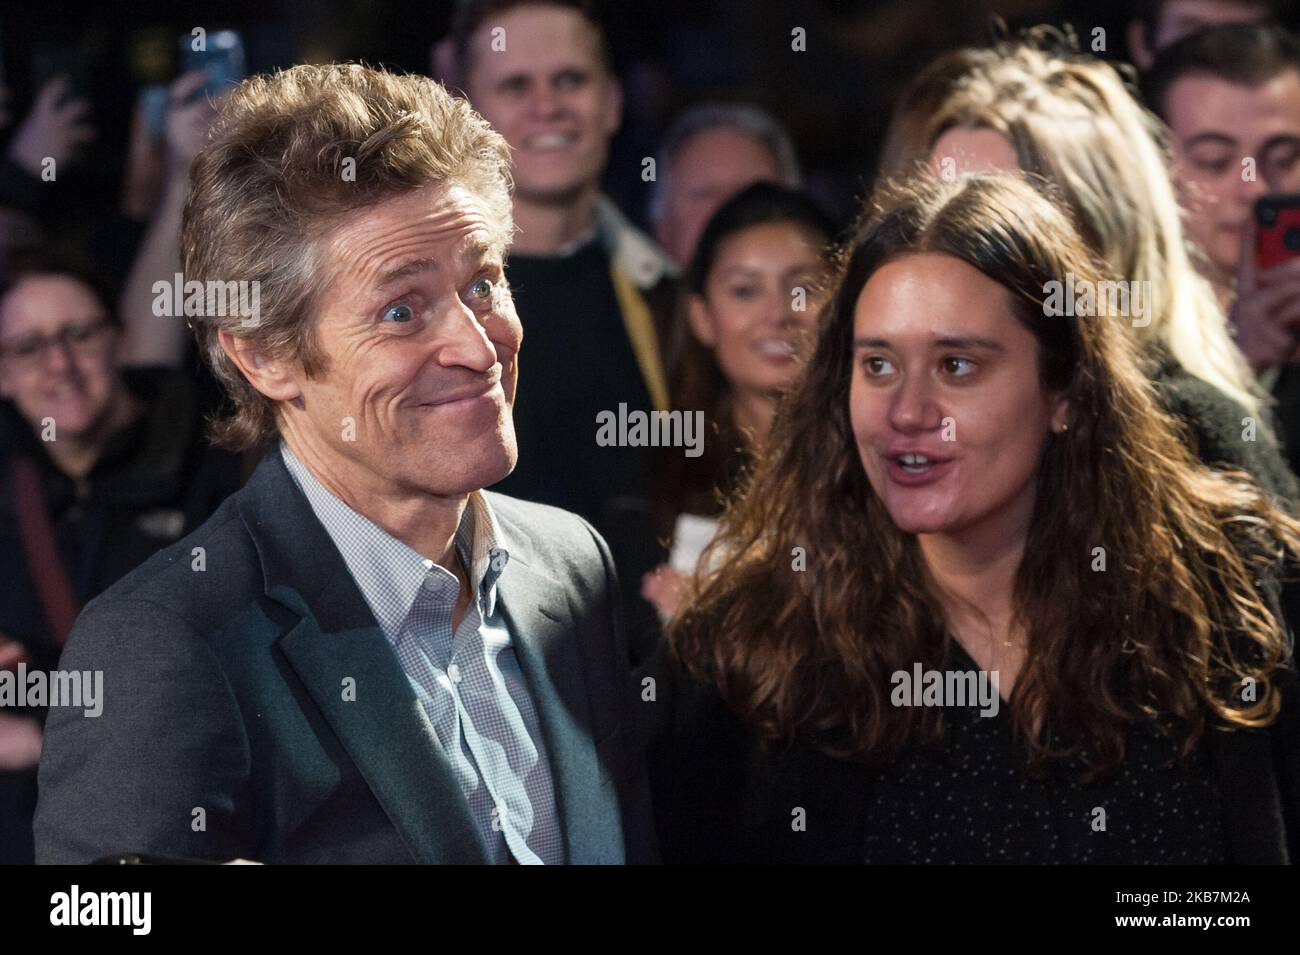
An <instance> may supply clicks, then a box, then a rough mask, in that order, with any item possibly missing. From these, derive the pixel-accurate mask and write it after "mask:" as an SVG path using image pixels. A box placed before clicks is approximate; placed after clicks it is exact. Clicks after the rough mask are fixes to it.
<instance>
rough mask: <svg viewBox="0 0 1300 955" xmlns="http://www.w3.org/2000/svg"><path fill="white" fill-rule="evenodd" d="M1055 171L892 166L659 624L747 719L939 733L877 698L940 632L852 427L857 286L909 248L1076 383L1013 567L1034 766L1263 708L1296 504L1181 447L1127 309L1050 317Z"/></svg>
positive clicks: (1294, 547) (1074, 260) (910, 740)
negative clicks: (769, 425) (1005, 316)
mask: <svg viewBox="0 0 1300 955" xmlns="http://www.w3.org/2000/svg"><path fill="white" fill-rule="evenodd" d="M1049 190H1050V187H1049V186H1047V185H1046V184H1045V183H1042V182H1040V181H1034V182H1030V181H1029V180H1028V179H1026V178H1025V177H1014V176H1010V175H998V176H980V177H968V178H964V179H959V180H957V181H956V182H943V181H940V180H939V179H937V178H932V177H922V178H918V179H916V180H913V181H911V182H908V183H903V184H896V185H888V186H886V187H884V188H883V189H881V190H880V191H878V193H877V200H876V202H875V205H874V208H869V209H868V210H867V211H866V213H864V216H863V218H862V219H861V220H860V222H859V225H858V226H857V228H856V229H855V233H854V237H853V238H852V239H851V240H850V242H849V243H848V244H847V245H846V246H845V247H844V249H843V250H842V251H841V253H840V256H839V259H838V264H837V268H838V271H837V279H836V283H835V290H834V292H833V294H832V296H831V298H830V299H829V301H828V302H827V304H826V306H825V308H824V310H823V312H822V314H821V316H820V319H819V330H818V337H817V341H816V344H815V346H814V349H813V353H812V354H811V356H810V357H809V359H808V362H807V364H806V365H805V367H804V369H803V371H802V373H801V375H800V378H799V380H798V382H797V383H796V385H795V386H794V388H793V390H792V391H791V392H790V393H789V394H788V395H787V397H786V399H785V401H784V402H783V404H782V406H781V409H780V411H779V412H778V415H777V420H776V422H775V423H774V426H773V433H772V435H771V439H770V442H771V443H770V445H769V448H768V452H769V453H768V455H767V456H766V457H765V458H764V460H763V461H762V462H760V463H759V465H758V467H757V469H756V471H755V473H754V475H753V477H752V479H751V480H750V482H749V483H748V485H747V487H746V488H745V489H744V492H743V494H742V495H741V496H740V497H739V498H738V499H736V500H734V501H733V502H732V504H731V506H730V507H729V508H728V510H727V512H726V514H725V515H724V517H723V521H722V527H721V529H720V532H719V535H718V537H717V538H716V539H715V541H714V543H713V545H712V549H713V554H711V555H706V556H705V559H704V561H703V562H702V563H704V564H707V563H708V561H709V560H714V559H716V560H718V561H720V563H719V564H718V565H717V569H716V570H715V571H714V572H712V573H710V574H709V575H708V576H707V577H704V578H701V579H697V580H696V582H695V592H694V594H693V595H692V598H691V599H690V601H689V602H688V605H687V606H686V607H685V608H684V609H683V610H682V612H681V613H680V614H679V616H678V617H677V618H676V620H675V622H674V624H673V625H672V626H671V628H670V630H669V634H668V637H669V644H670V647H671V649H672V652H673V654H674V655H675V656H676V658H677V659H678V660H679V661H680V662H681V663H682V664H683V665H684V666H685V668H686V669H687V670H688V671H689V672H690V673H692V674H693V675H694V676H695V677H697V678H699V679H702V680H704V681H706V682H712V683H714V684H715V685H716V686H717V688H718V690H719V692H720V693H721V695H722V697H723V699H724V700H725V702H726V703H727V704H728V705H729V706H730V708H732V709H733V710H734V711H735V712H736V713H737V714H739V715H740V716H741V717H742V718H744V719H745V720H746V721H748V722H749V723H750V724H751V725H752V726H753V727H754V728H755V730H756V731H757V733H758V734H759V735H760V736H761V737H763V738H765V739H769V740H781V739H786V740H790V739H795V738H799V739H802V740H804V741H806V742H809V743H811V744H812V745H814V746H816V747H817V748H818V749H820V750H821V751H823V752H825V753H827V754H829V755H832V756H836V757H840V758H850V759H858V760H863V761H867V762H873V761H877V760H885V759H888V758H889V757H890V756H892V755H894V754H896V753H897V752H898V751H900V750H901V749H902V748H904V747H906V746H908V745H911V744H916V745H926V744H938V743H939V742H940V741H941V738H942V715H941V712H940V708H933V707H895V706H892V705H890V702H889V696H890V692H891V687H892V684H891V680H890V677H891V674H893V673H894V672H896V671H898V670H904V669H910V668H911V667H912V665H913V664H914V663H915V662H918V661H919V662H922V663H923V665H925V666H926V667H928V668H934V669H939V668H941V667H942V661H943V659H944V655H945V653H946V652H947V651H948V649H949V644H948V641H949V640H950V639H951V638H950V637H949V636H948V630H947V627H946V626H945V623H944V615H943V610H942V609H941V605H940V603H939V601H938V599H937V597H936V595H935V594H934V593H933V592H932V590H931V589H930V587H929V586H928V584H927V579H928V578H927V573H926V568H925V564H924V561H923V558H922V555H921V552H920V549H919V547H918V544H917V540H916V537H915V535H912V534H907V533H904V532H902V531H900V530H899V529H898V528H897V527H896V526H895V525H894V523H893V521H892V520H891V519H890V516H889V513H888V511H887V510H886V509H885V507H884V505H883V504H882V502H881V500H880V499H879V497H878V496H877V495H876V493H875V491H874V490H873V489H872V486H871V484H870V483H869V481H868V479H867V476H866V474H865V472H864V470H863V465H862V461H861V459H860V458H859V454H858V450H857V446H856V443H855V440H854V436H853V433H852V430H851V428H850V421H849V382H850V375H851V370H852V368H851V360H852V337H853V312H854V307H855V306H856V304H857V301H858V298H859V295H860V293H861V292H862V289H863V286H865V285H866V283H867V280H868V279H869V278H870V277H871V276H872V275H873V274H874V273H875V272H876V270H878V269H879V268H881V266H883V265H884V264H885V263H886V262H889V261H890V260H892V259H895V258H897V257H899V256H903V255H908V254H912V253H922V252H926V253H939V254H944V255H950V256H953V257H954V258H956V259H960V260H962V261H963V262H966V263H968V264H969V265H971V266H974V267H975V268H977V269H979V270H980V271H981V272H983V273H984V274H985V275H987V276H989V277H990V278H992V279H993V280H994V281H996V282H998V283H999V284H1000V285H1002V286H1003V287H1005V288H1006V289H1008V290H1009V291H1010V292H1011V293H1012V298H1013V300H1014V301H1015V302H1016V303H1017V304H1016V309H1017V311H1016V317H1017V319H1018V320H1019V321H1021V322H1022V323H1023V324H1024V325H1025V326H1026V327H1027V328H1028V329H1029V330H1030V331H1031V332H1032V333H1033V334H1034V336H1035V338H1036V340H1037V343H1038V352H1039V371H1040V376H1041V379H1042V382H1043V384H1044V385H1045V386H1046V387H1049V388H1051V389H1054V390H1055V389H1061V390H1063V392H1064V394H1065V395H1066V397H1067V398H1068V399H1069V403H1070V405H1069V406H1070V414H1071V426H1070V428H1069V430H1068V431H1066V432H1065V433H1064V434H1061V435H1058V436H1053V437H1051V438H1050V439H1049V438H1047V436H1045V437H1044V441H1045V446H1044V450H1043V453H1042V458H1041V461H1040V465H1039V469H1038V473H1037V477H1036V481H1037V484H1036V494H1037V496H1036V503H1035V509H1034V513H1033V518H1032V523H1031V526H1030V529H1029V532H1028V538H1027V541H1026V546H1025V552H1024V558H1023V561H1022V563H1021V566H1020V569H1019V572H1018V575H1017V580H1016V584H1015V594H1014V600H1015V607H1016V612H1017V618H1018V622H1019V623H1020V624H1021V625H1022V626H1023V627H1024V628H1025V632H1026V633H1027V635H1028V642H1027V649H1026V658H1025V661H1024V664H1023V667H1022V669H1021V671H1020V674H1019V676H1018V678H1017V681H1016V684H1015V687H1014V692H1013V694H1012V697H1011V702H1010V710H1011V717H1012V720H1013V727H1014V731H1015V733H1016V734H1017V735H1018V737H1019V738H1021V739H1022V740H1024V741H1025V742H1026V743H1027V744H1028V750H1029V754H1030V762H1031V766H1033V767H1041V766H1042V765H1043V764H1044V763H1045V762H1047V761H1049V760H1056V759H1066V758H1069V757H1072V756H1076V755H1078V756H1081V757H1082V758H1083V759H1084V761H1085V763H1086V764H1087V765H1088V766H1089V767H1090V768H1089V769H1088V770H1087V772H1086V775H1088V776H1092V777H1095V776H1098V775H1105V774H1109V773H1111V772H1113V771H1114V770H1115V769H1116V768H1117V767H1118V765H1119V764H1120V762H1121V761H1122V760H1123V757H1124V741H1125V731H1126V728H1127V726H1128V725H1129V724H1130V723H1133V722H1137V721H1143V720H1149V721H1151V722H1153V723H1154V724H1155V725H1156V726H1157V727H1159V728H1160V729H1161V730H1162V731H1163V732H1165V733H1166V734H1168V735H1170V736H1171V737H1172V738H1174V739H1175V740H1176V741H1177V742H1178V744H1179V751H1180V753H1181V754H1182V755H1183V756H1187V755H1188V754H1190V753H1191V752H1192V751H1193V749H1194V748H1195V745H1196V742H1197V740H1198V739H1199V737H1200V736H1201V734H1202V733H1203V732H1204V731H1205V729H1206V726H1207V722H1212V723H1214V724H1215V725H1223V726H1227V727H1260V726H1265V725H1268V724H1270V723H1271V722H1272V721H1273V720H1274V719H1275V717H1276V715H1277V712H1278V709H1279V706H1280V693H1279V691H1278V689H1277V687H1276V686H1275V685H1274V682H1271V681H1270V677H1271V676H1273V675H1274V674H1275V671H1276V670H1277V669H1278V667H1279V666H1283V665H1286V664H1287V661H1288V660H1289V657H1290V647H1289V638H1288V636H1287V633H1286V630H1285V627H1284V626H1283V625H1282V624H1281V622H1280V615H1279V613H1278V612H1277V611H1276V610H1275V609H1273V608H1274V603H1273V597H1272V585H1271V584H1270V581H1272V580H1276V579H1277V576H1278V571H1279V570H1280V568H1281V567H1282V566H1283V563H1284V561H1286V559H1287V558H1288V557H1294V556H1295V555H1296V554H1297V552H1300V523H1297V522H1296V521H1295V520H1293V519H1291V518H1290V517H1288V516H1287V515H1286V514H1284V513H1282V512H1280V511H1278V510H1277V509H1276V508H1275V507H1274V506H1273V505H1272V503H1271V502H1270V499H1269V498H1268V497H1267V496H1266V495H1265V494H1264V493H1263V492H1262V491H1261V490H1260V489H1259V488H1258V487H1257V486H1256V485H1255V484H1254V483H1253V482H1252V481H1251V479H1250V478H1249V477H1248V476H1247V475H1246V474H1244V473H1242V472H1239V471H1238V472H1225V471H1214V470H1210V469H1208V468H1206V467H1205V466H1203V465H1201V464H1200V463H1199V462H1198V461H1197V460H1196V459H1195V458H1194V457H1193V455H1192V453H1191V451H1190V450H1189V449H1188V448H1187V447H1186V446H1185V445H1184V444H1183V443H1182V442H1181V441H1180V439H1179V438H1178V433H1179V432H1178V430H1177V425H1176V423H1175V422H1174V421H1173V420H1172V419H1171V418H1170V417H1168V415H1167V414H1166V413H1165V412H1164V411H1162V410H1161V407H1160V404H1159V402H1158V399H1157V397H1156V395H1155V393H1154V391H1153V387H1152V385H1151V383H1150V382H1149V380H1148V379H1147V377H1146V376H1145V375H1144V374H1143V373H1142V371H1141V369H1140V367H1139V358H1138V355H1137V352H1136V346H1135V344H1134V343H1133V340H1132V336H1130V335H1127V334H1125V333H1124V330H1123V329H1122V328H1120V327H1119V326H1118V324H1117V323H1118V322H1120V321H1125V320H1126V319H1123V318H1105V317H1103V318H1085V319H1082V320H1079V319H1076V318H1074V317H1067V316H1055V315H1051V316H1049V315H1048V314H1046V312H1047V310H1046V308H1045V305H1044V302H1045V299H1046V289H1047V287H1048V286H1047V283H1048V282H1051V281H1060V282H1064V281H1065V277H1066V275H1067V274H1068V273H1073V274H1074V277H1075V281H1076V282H1079V281H1080V280H1089V281H1097V280H1098V276H1099V275H1100V274H1101V271H1100V269H1099V268H1098V265H1097V263H1096V262H1095V261H1094V260H1093V258H1092V257H1091V254H1090V253H1089V251H1088V250H1087V246H1086V245H1085V244H1084V242H1083V240H1082V239H1080V237H1079V233H1078V230H1077V229H1076V228H1075V226H1074V224H1073V222H1072V221H1071V220H1070V219H1069V218H1068V217H1067V214H1066V213H1064V212H1063V211H1061V210H1060V209H1059V208H1058V207H1057V205H1055V204H1054V202H1053V200H1052V199H1051V198H1049V195H1048V192H1049ZM1058 204H1059V203H1058ZM1009 426H1014V424H1011V425H1009ZM1097 547H1102V548H1104V551H1105V555H1106V565H1105V570H1104V571H1099V570H1094V569H1093V568H1094V566H1095V559H1096V554H1097V552H1095V551H1094V548H1097ZM796 548H802V549H803V555H802V556H803V558H804V559H805V560H806V569H803V570H801V569H799V567H800V564H799V560H800V556H801V555H800V553H799V552H798V551H796V550H795V549H796ZM1259 582H1263V583H1262V584H1260V585H1259V586H1257V583H1259ZM1248 680H1253V681H1254V683H1253V685H1254V687H1255V691H1256V692H1255V693H1253V694H1251V693H1243V692H1242V689H1243V688H1244V687H1245V686H1248V685H1251V684H1249V683H1248V682H1247V681H1248Z"/></svg>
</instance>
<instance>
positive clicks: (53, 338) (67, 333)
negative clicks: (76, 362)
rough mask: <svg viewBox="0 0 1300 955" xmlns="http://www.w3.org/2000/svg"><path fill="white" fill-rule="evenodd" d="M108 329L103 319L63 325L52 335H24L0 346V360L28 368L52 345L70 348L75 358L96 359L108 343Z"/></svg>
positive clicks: (110, 329) (106, 320) (109, 329)
mask: <svg viewBox="0 0 1300 955" xmlns="http://www.w3.org/2000/svg"><path fill="white" fill-rule="evenodd" d="M111 331H112V327H111V326H110V325H109V323H108V319H106V318H95V319H91V320H89V321H85V322H73V323H71V324H69V325H64V326H63V327H62V328H60V329H59V330H58V331H57V332H55V333H54V334H53V335H26V336H24V337H22V338H19V339H18V340H16V341H13V342H5V343H3V344H0V358H5V359H7V360H9V361H12V362H14V363H15V364H17V365H21V366H24V367H31V366H34V365H36V363H37V362H39V361H40V360H41V359H42V357H43V356H44V355H45V352H46V350H47V349H49V348H50V347H51V346H53V345H59V346H61V347H63V348H71V349H72V351H73V353H74V354H76V355H85V356H91V355H97V354H99V353H100V352H101V351H103V349H104V345H105V344H106V343H107V342H108V333H109V332H111Z"/></svg>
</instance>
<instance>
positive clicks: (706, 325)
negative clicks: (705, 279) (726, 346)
mask: <svg viewBox="0 0 1300 955" xmlns="http://www.w3.org/2000/svg"><path fill="white" fill-rule="evenodd" d="M686 318H687V321H689V322H690V324H691V333H692V334H694V335H695V337H696V338H697V339H699V341H700V344H702V345H705V346H707V347H709V348H713V347H715V346H716V345H717V344H718V336H717V334H716V333H715V332H714V330H713V316H712V315H710V314H709V306H708V305H706V304H705V302H704V297H703V296H702V295H694V294H692V295H688V296H686Z"/></svg>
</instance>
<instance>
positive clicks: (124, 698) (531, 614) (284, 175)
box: [35, 65, 653, 864]
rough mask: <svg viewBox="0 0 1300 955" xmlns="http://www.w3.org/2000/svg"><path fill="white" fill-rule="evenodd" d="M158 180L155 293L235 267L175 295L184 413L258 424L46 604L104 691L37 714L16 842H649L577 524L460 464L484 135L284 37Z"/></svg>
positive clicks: (403, 850) (341, 858)
mask: <svg viewBox="0 0 1300 955" xmlns="http://www.w3.org/2000/svg"><path fill="white" fill-rule="evenodd" d="M191 179H192V181H191V191H190V196H189V199H188V202H187V205H186V208H185V216H184V224H183V229H182V243H181V244H182V265H183V268H184V277H185V279H186V281H185V285H186V287H187V293H188V287H189V286H190V285H191V284H192V283H196V284H197V287H198V288H203V287H210V284H209V283H212V282H226V283H230V282H236V283H252V284H253V285H254V286H255V287H256V288H257V289H259V295H258V302H259V308H258V314H257V315H255V316H253V317H252V320H251V321H250V320H249V317H248V316H243V315H239V314H226V310H225V309H221V310H220V311H219V312H216V313H214V310H213V309H212V308H211V307H210V306H209V307H207V308H204V307H202V303H201V299H202V296H201V295H200V296H197V298H198V299H199V300H200V301H196V303H195V306H196V307H195V308H193V309H191V308H190V307H189V306H188V304H187V308H186V315H187V316H188V317H189V320H190V323H191V325H192V326H193V327H194V330H195V334H196V336H197V338H198V341H199V350H200V352H201V353H202V354H203V356H204V357H205V359H206V360H207V361H208V362H209V363H210V364H211V366H212V368H213V371H214V373H215V374H216V376H217V377H218V379H219V380H220V381H221V382H222V384H223V385H224V386H225V388H226V390H227V391H228V393H229V395H230V398H231V401H232V405H233V414H232V415H231V416H229V417H228V418H226V419H225V420H223V421H221V422H219V423H218V425H217V427H216V429H215V435H216V437H217V438H218V439H219V440H220V441H221V442H222V443H223V444H224V445H226V446H227V447H230V448H233V449H242V450H248V449H252V448H261V447H266V448H267V452H266V454H265V456H264V457H263V459H262V462H261V464H260V465H259V467H258V469H257V471H256V473H255V474H254V475H253V477H252V479H251V480H250V482H249V484H248V485H247V486H246V487H245V488H244V489H243V490H241V491H239V492H238V493H237V494H234V495H233V496H231V497H230V498H228V499H227V500H226V502H225V503H224V504H223V505H222V506H221V508H220V509H219V510H218V511H217V512H216V514H215V515H214V516H213V517H212V519H211V520H209V521H208V522H207V523H206V524H204V525H203V526H202V527H200V528H199V529H198V530H197V531H196V532H194V533H193V534H191V535H190V536H189V537H186V538H184V539H183V540H181V541H180V542H179V543H177V544H175V545H173V546H172V547H170V548H168V549H166V550H164V551H162V552H161V553H160V554H158V555H157V556H156V557H155V558H153V559H152V560H150V561H149V562H148V563H146V564H144V565H143V566H142V567H141V568H140V569H138V570H137V571H135V572H134V573H132V574H130V575H129V576H127V577H126V578H124V579H123V580H122V581H121V582H119V583H118V584H117V585H115V586H114V587H112V588H110V589H109V590H108V591H107V592H105V594H104V595H103V596H101V597H100V598H98V599H97V600H95V601H93V602H92V603H91V604H89V605H88V606H87V607H86V609H85V611H84V613H83V614H82V615H81V617H80V619H79V620H78V622H77V624H76V626H75V627H74V629H73V631H72V635H71V637H70V639H69V641H68V643H67V647H66V649H65V651H64V655H63V658H62V660H61V666H62V667H63V668H65V669H76V670H82V669H85V670H92V671H101V670H102V671H103V673H104V686H105V697H106V698H105V701H104V704H103V712H102V715H100V716H99V717H98V718H95V719H87V718H84V717H83V716H82V715H81V711H79V710H71V709H68V710H59V711H56V712H54V713H52V714H51V716H50V718H49V721H48V723H47V725H46V738H45V750H44V754H43V756H42V761H41V767H40V776H39V786H40V801H39V804H38V807H37V816H36V825H35V834H36V856H37V861H38V862H86V861H90V860H92V859H95V858H97V857H101V856H104V855H108V854H112V853H121V852H130V853H141V854H148V855H157V856H165V857H187V858H199V859H209V860H221V859H231V858H237V857H239V858H251V859H255V860H259V861H264V862H456V863H467V862H468V863H473V862H495V863H506V862H519V863H525V864H529V863H531V864H539V863H544V864H554V863H562V862H569V863H619V862H625V861H646V860H648V859H650V858H651V857H652V855H653V848H652V846H653V838H652V835H651V822H650V814H649V806H648V796H647V792H646V784H645V779H644V768H643V766H642V761H641V755H640V753H639V751H638V749H637V747H636V744H635V736H636V734H635V733H634V731H633V728H632V725H631V724H632V719H631V707H632V705H633V701H634V697H633V695H632V693H633V689H632V687H631V685H630V678H629V675H628V673H627V670H626V663H625V659H626V650H625V647H624V645H623V643H624V641H623V635H622V632H621V628H622V622H621V619H620V617H619V610H618V600H617V597H616V594H617V584H616V581H615V576H614V571H613V564H612V561H611V559H610V556H609V551H608V549H607V547H606V546H605V543H604V541H603V540H602V539H601V538H600V537H599V536H598V535H597V534H596V533H595V532H594V531H593V530H592V529H591V527H590V526H589V525H588V524H586V522H584V521H583V520H582V519H580V518H578V517H576V516H574V515H572V514H568V513H566V512H563V511H560V510H557V509H555V508H549V507H544V506H542V505H537V504H527V503H524V502H522V501H516V500H514V499H512V498H508V497H505V496H503V495H500V494H494V493H491V492H485V491H483V490H482V488H484V487H487V486H489V485H491V484H495V483H496V482H497V481H499V480H500V479H501V478H503V477H505V476H506V475H507V474H508V473H509V472H510V470H511V469H512V468H513V467H514V465H515V460H516V456H517V452H516V444H515V435H514V426H513V422H512V416H511V411H512V404H513V401H514V397H515V384H516V378H517V374H518V353H519V348H520V342H521V338H522V328H521V327H520V322H519V318H518V316H517V315H516V313H515V308H514V303H513V301H512V299H511V295H510V290H509V288H508V287H507V285H506V284H505V281H504V278H503V262H504V257H505V253H506V249H507V247H508V246H509V243H510V240H511V235H512V231H513V224H512V220H511V212H510V184H509V155H508V151H507V147H506V144H505V141H504V140H503V139H502V138H501V137H500V136H499V135H498V134H497V133H495V132H493V131H492V129H491V128H490V127H489V126H488V124H487V123H486V122H485V121H484V120H483V119H482V117H480V116H479V115H478V114H476V113H475V112H474V111H473V110H472V109H471V108H470V106H469V104H468V103H466V102H465V101H464V100H461V99H457V98H455V97H452V96H451V95H450V94H448V93H447V92H446V91H445V90H444V89H443V88H442V87H441V86H439V85H438V84H436V83H434V82H432V81H431V80H429V79H428V78H425V77H415V76H396V75H393V74H390V73H386V72H383V71H379V70H373V69H368V68H366V67H362V66H356V65H347V66H324V67H318V66H298V67H295V68H293V69H291V70H288V71H285V72H281V73H277V74H274V75H271V76H258V77H253V78H252V79H249V80H247V81H245V82H244V83H243V84H241V85H240V87H239V88H238V89H237V90H235V91H234V92H233V93H232V94H231V96H230V99H229V101H228V102H226V103H225V104H223V106H222V109H221V113H220V115H219V116H218V119H217V125H216V127H215V130H214V137H213V141H212V143H211V144H210V145H209V146H208V147H207V148H206V149H205V150H204V151H203V152H202V153H200V154H199V156H198V158H197V160H196V161H195V164H194V166H193V168H192V170H191ZM178 281H179V279H178ZM187 302H188V299H187Z"/></svg>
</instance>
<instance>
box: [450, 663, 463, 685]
mask: <svg viewBox="0 0 1300 955" xmlns="http://www.w3.org/2000/svg"><path fill="white" fill-rule="evenodd" d="M447 676H449V677H451V682H452V683H459V682H460V681H461V675H460V667H459V666H457V665H456V664H455V663H453V664H452V665H451V666H449V667H447Z"/></svg>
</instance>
